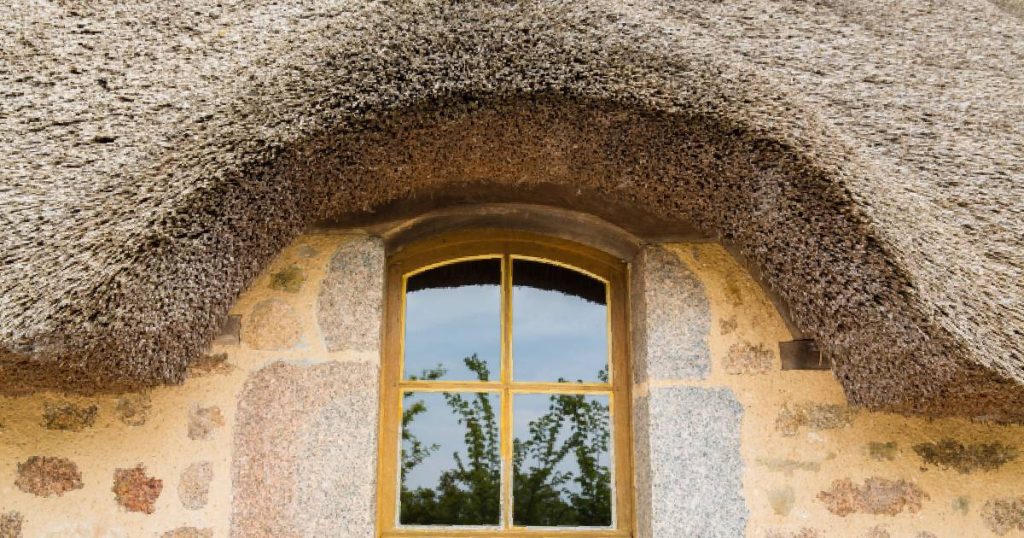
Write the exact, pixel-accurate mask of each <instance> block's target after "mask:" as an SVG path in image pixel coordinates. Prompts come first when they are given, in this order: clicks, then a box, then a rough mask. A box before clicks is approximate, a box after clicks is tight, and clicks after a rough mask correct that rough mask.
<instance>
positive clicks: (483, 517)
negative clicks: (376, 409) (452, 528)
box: [399, 392, 501, 526]
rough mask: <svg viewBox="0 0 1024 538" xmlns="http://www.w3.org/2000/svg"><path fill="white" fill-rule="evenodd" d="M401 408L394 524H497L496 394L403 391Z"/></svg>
mask: <svg viewBox="0 0 1024 538" xmlns="http://www.w3.org/2000/svg"><path fill="white" fill-rule="evenodd" d="M402 409H403V410H402V460H401V465H402V470H401V494H400V495H401V498H400V515H399V522H400V523H401V524H403V525H492V526H493V525H498V524H499V523H500V517H501V456H500V454H501V451H500V445H499V434H498V431H499V420H498V418H497V417H498V415H499V414H500V412H501V405H500V397H499V396H498V395H497V394H495V393H484V392H458V393H447V392H444V393H439V392H434V393H430V392H418V393H415V392H409V393H405V394H404V395H403V408H402Z"/></svg>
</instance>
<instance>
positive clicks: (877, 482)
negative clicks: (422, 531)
mask: <svg viewBox="0 0 1024 538" xmlns="http://www.w3.org/2000/svg"><path fill="white" fill-rule="evenodd" d="M380 253H381V247H380V244H379V242H377V241H375V240H373V239H369V238H366V237H360V236H352V235H345V234H341V233H339V234H324V235H306V236H303V237H301V238H300V239H298V240H297V241H296V242H295V243H294V244H292V245H291V246H290V247H288V248H287V249H286V250H285V251H284V252H282V253H281V255H280V256H279V257H278V258H277V260H276V261H275V262H274V264H273V266H272V267H271V268H270V269H269V270H268V271H267V272H266V273H265V274H264V275H263V276H261V277H260V278H259V279H258V280H256V281H255V282H253V283H252V285H251V286H250V290H249V291H248V292H247V293H245V294H244V295H243V297H242V298H241V299H240V300H239V301H238V303H237V304H236V305H235V307H234V309H233V311H232V314H233V315H236V316H239V318H237V319H238V320H239V321H240V324H239V330H238V334H239V336H240V340H241V341H240V342H239V341H237V340H235V339H234V337H232V336H231V334H230V333H231V331H228V333H229V334H227V335H226V336H224V337H222V338H221V339H219V340H218V343H217V344H215V345H214V346H213V348H212V349H211V350H210V355H209V358H208V360H206V361H204V362H203V363H202V364H199V365H197V366H196V367H195V368H194V369H193V375H191V376H190V378H189V380H188V381H186V382H185V384H183V385H181V386H175V387H159V388H154V389H152V390H150V391H148V392H146V393H144V394H125V395H104V396H97V397H91V398H85V397H66V396H62V395H59V394H49V393H47V394H35V395H31V396H26V397H18V398H0V537H3V538H6V537H7V536H18V533H17V529H18V528H20V532H21V535H23V536H26V537H36V536H43V537H45V536H89V537H98V536H130V537H135V536H143V537H149V536H175V537H188V536H216V537H222V536H230V535H235V536H259V535H265V536H322V535H331V534H338V535H343V536H368V535H370V533H371V532H372V531H371V530H370V529H372V524H373V516H374V514H373V510H374V508H373V507H374V504H373V495H372V492H373V475H374V471H375V461H374V456H375V454H376V452H375V444H376V432H377V424H376V413H377V407H378V403H377V399H376V395H377V387H378V378H377V368H378V363H379V351H378V346H379V328H380V319H379V317H380V316H379V312H380V304H381V297H380V291H381V289H380V286H381V285H382V283H383V274H382V271H381V268H382V267H383V257H382V256H381V254H380ZM645 271H646V272H645ZM633 273H634V280H633V286H634V295H635V296H636V298H642V299H643V300H642V301H640V306H639V307H638V308H640V309H641V310H640V311H639V312H636V311H635V312H634V318H637V319H636V320H635V322H636V323H638V324H643V325H642V326H641V327H639V328H638V329H637V330H639V331H641V332H640V333H636V332H635V333H634V340H635V343H637V345H638V347H636V350H635V352H634V353H635V354H636V355H637V359H638V360H637V376H636V381H637V384H636V386H635V390H634V404H635V416H637V417H638V420H637V421H636V430H637V434H636V439H635V441H636V444H637V451H638V461H637V471H638V476H639V477H640V478H639V480H638V494H639V495H638V496H639V498H640V499H641V504H642V505H643V506H638V507H637V513H638V514H640V515H641V516H642V521H641V525H640V527H641V529H640V530H641V534H643V535H654V536H685V535H699V536H715V535H721V536H731V535H735V533H737V532H744V533H745V534H746V535H747V536H753V537H759V538H760V537H769V536H770V537H789V536H794V537H796V536H799V537H802V538H810V537H813V536H821V537H824V536H840V537H842V536H851V537H863V536H873V537H876V538H877V537H881V536H886V535H888V536H892V537H894V538H895V537H903V536H907V537H921V538H923V537H926V536H933V535H934V536H938V537H944V536H995V535H997V534H998V533H1003V535H1005V536H1024V461H1022V458H1021V456H1020V455H1018V452H1017V451H1018V450H1019V449H1020V447H1021V445H1024V428H1021V427H1019V426H998V425H992V424H981V423H971V422H967V421H963V420H948V419H944V420H936V421H928V420H924V419H908V418H904V417H901V416H895V415H886V414H878V413H865V412H856V411H855V410H852V409H849V408H847V407H846V405H845V401H844V398H843V394H842V392H841V390H840V388H839V384H838V383H837V382H836V380H835V379H834V378H833V377H832V374H831V373H830V372H820V371H819V372H811V371H799V372H794V371H787V372H782V371H780V361H779V356H778V342H779V341H784V340H788V339H790V335H789V333H788V331H787V329H786V326H785V324H784V323H783V321H782V319H781V318H780V317H779V316H778V314H777V313H776V312H775V310H774V309H773V307H772V305H771V303H770V302H769V301H768V300H767V298H766V297H765V296H764V294H763V293H762V292H761V290H760V289H759V288H758V287H757V286H756V284H754V282H753V281H752V280H751V279H750V278H749V276H748V275H747V274H746V273H745V271H743V269H742V268H740V267H739V266H738V265H737V264H736V263H735V262H734V261H733V259H732V258H731V257H730V256H729V255H728V254H727V253H726V252H725V251H724V250H723V249H722V248H720V247H718V246H715V245H708V244H699V245H672V246H668V247H665V248H661V247H653V248H649V249H645V251H644V252H642V253H641V257H640V258H639V259H638V261H637V263H636V264H635V265H634V267H633ZM680 320H685V321H686V322H685V323H682V324H680ZM694 327H700V328H701V330H696V331H695V330H693V328H694ZM645 346H646V347H645ZM139 465H141V466H142V467H143V468H142V469H141V470H139V469H137V466H139ZM119 470H120V471H119ZM233 489H234V492H233V491H232V490H233ZM119 499H120V500H119ZM686 514H690V515H693V518H691V519H687V518H686V517H683V516H685V515H686ZM232 519H234V521H233V522H232ZM697 519H700V520H699V521H698V520H697ZM338 529H343V530H338ZM739 529H743V531H739ZM165 533H171V534H165ZM928 533H931V534H928Z"/></svg>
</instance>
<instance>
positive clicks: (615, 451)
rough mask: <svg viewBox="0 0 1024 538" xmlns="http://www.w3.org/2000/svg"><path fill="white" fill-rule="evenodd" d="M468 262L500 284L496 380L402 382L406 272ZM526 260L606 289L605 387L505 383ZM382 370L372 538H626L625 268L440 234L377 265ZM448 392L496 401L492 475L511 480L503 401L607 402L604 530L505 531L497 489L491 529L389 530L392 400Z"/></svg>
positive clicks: (528, 246) (550, 244) (505, 493)
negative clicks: (608, 516) (567, 398)
mask: <svg viewBox="0 0 1024 538" xmlns="http://www.w3.org/2000/svg"><path fill="white" fill-rule="evenodd" d="M474 258H500V259H501V264H502V265H501V267H502V275H501V286H502V294H501V297H502V299H501V300H502V304H501V319H502V329H501V380H500V381H491V382H481V381H467V382H455V381H431V382H426V381H403V380H402V354H403V345H404V342H403V340H404V333H405V331H404V326H403V323H404V319H403V318H404V305H405V293H404V292H405V281H406V279H407V278H408V277H409V276H410V275H412V274H415V273H419V272H422V271H425V270H428V269H431V268H433V267H437V266H441V265H446V264H449V263H453V262H456V261H464V260H470V259H474ZM513 258H521V259H532V260H536V261H542V262H545V263H551V264H554V265H560V266H563V267H567V268H570V269H573V270H576V271H582V272H584V273H587V274H589V276H592V277H595V278H597V279H599V280H602V281H604V282H605V283H607V290H608V300H607V307H608V312H609V315H608V338H609V354H610V361H609V362H610V373H611V377H610V381H609V383H608V384H603V383H534V382H513V381H512V380H511V375H512V357H511V308H512V306H511V300H510V299H511V291H512V290H511V288H512V281H511V280H512V279H511V277H510V273H511V272H510V267H511V260H512V259H513ZM386 286H387V287H386V302H385V323H384V327H383V330H384V339H383V341H384V346H383V362H382V368H381V377H380V380H381V393H380V415H379V416H380V430H379V436H378V439H379V453H378V454H379V460H378V473H377V477H378V480H377V532H376V535H377V536H378V537H380V538H393V537H407V536H445V537H450V538H471V537H483V536H488V537H491V536H493V537H503V538H504V537H512V538H528V537H540V536H548V537H550V536H573V537H581V538H582V537H619V538H624V537H630V536H632V535H633V534H634V513H633V438H632V425H631V420H630V419H631V395H630V387H631V384H632V383H631V381H632V373H631V370H630V364H629V340H628V339H629V331H628V319H627V312H628V308H627V305H628V303H627V301H628V296H627V293H628V289H627V267H626V264H625V262H623V261H622V260H620V259H617V258H615V257H613V256H611V255H608V254H606V253H604V252H601V251H598V250H595V249H593V248H590V247H587V246H584V245H580V244H578V243H574V242H570V241H566V240H563V239H557V238H552V237H547V236H542V235H537V234H532V233H525V232H514V231H502V230H477V231H461V232H454V233H448V234H444V235H442V236H438V237H434V238H431V239H427V240H424V241H420V242H418V243H414V244H411V245H407V246H404V247H403V248H402V249H401V250H400V251H398V252H395V253H393V254H391V255H389V259H388V263H387V282H386ZM409 389H416V390H418V391H427V390H430V391H448V392H455V391H458V390H468V391H481V389H486V391H488V392H497V393H498V394H500V395H501V436H502V437H501V439H502V472H503V476H504V477H508V476H511V473H512V459H511V457H510V454H509V453H508V451H510V450H511V446H512V439H511V434H512V431H511V430H512V424H511V417H512V398H511V395H512V394H514V393H515V394H518V393H535V394H556V393H557V394H602V395H607V396H608V398H609V413H610V423H611V425H612V448H611V450H612V460H611V461H612V465H613V467H612V477H613V488H614V489H613V496H614V511H613V526H612V527H611V528H587V527H565V528H559V527H515V526H513V525H512V522H511V503H512V499H511V497H512V492H511V481H510V480H505V481H504V483H503V487H502V498H501V502H502V507H501V514H502V516H501V524H500V528H493V527H487V528H482V529H471V528H466V527H461V526H438V528H437V529H434V528H429V527H426V526H414V527H401V526H399V525H398V514H397V508H398V499H399V495H398V490H399V488H398V480H399V476H398V469H399V462H398V460H399V457H400V445H399V442H400V435H401V433H400V429H401V415H402V412H401V409H402V407H401V406H402V392H403V391H405V390H409Z"/></svg>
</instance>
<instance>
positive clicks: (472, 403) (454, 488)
mask: <svg viewBox="0 0 1024 538" xmlns="http://www.w3.org/2000/svg"><path fill="white" fill-rule="evenodd" d="M463 362H464V364H465V365H466V367H467V368H468V369H469V370H470V371H472V372H473V373H474V374H475V375H476V377H477V379H478V380H480V381H487V380H489V379H490V371H489V369H488V367H487V364H486V363H485V362H484V361H481V360H480V359H479V358H478V357H477V356H476V355H472V356H470V357H466V358H464V359H463ZM444 374H445V372H444V367H443V366H440V365H439V366H438V367H436V368H433V369H430V370H424V371H422V372H421V373H420V374H419V375H417V376H414V377H413V376H410V377H411V378H412V379H421V380H437V379H441V378H443V377H444ZM598 377H599V379H600V380H601V381H602V382H607V381H608V372H607V369H604V370H602V371H601V372H600V374H599V376H598ZM559 381H560V382H564V380H559ZM514 398H515V400H514V402H515V411H514V415H515V417H516V418H515V427H514V436H515V438H514V441H513V456H512V457H513V465H512V471H513V476H512V497H513V522H514V524H515V525H517V526H545V527H546V526H572V527H607V526H610V525H611V524H612V508H611V507H612V492H611V469H610V465H609V459H610V458H609V445H610V427H609V413H608V397H607V396H606V395H584V394H516V395H515V396H514ZM403 399H404V411H403V414H402V451H401V491H400V516H399V520H400V522H401V523H402V524H403V525H498V524H499V523H500V518H501V515H500V506H501V501H500V498H501V489H500V488H501V448H500V440H499V430H500V428H499V424H500V420H499V418H498V416H499V413H500V407H501V406H500V401H499V396H498V394H497V393H495V392H451V393H449V392H443V393H415V392H406V393H405V394H404V396H403ZM431 406H433V407H434V408H431ZM440 406H443V407H444V409H436V407H440ZM451 419H454V423H455V424H457V427H458V428H459V429H460V433H461V436H462V441H463V445H462V446H460V447H457V449H455V450H452V447H451V446H443V444H442V443H446V442H447V443H448V444H449V445H450V440H451V439H452V438H453V436H452V435H450V432H448V431H447V430H446V429H445V427H444V425H443V423H444V422H446V421H447V422H451ZM417 420H419V421H420V423H417ZM424 434H426V435H431V434H434V435H435V437H436V438H437V439H438V440H440V441H441V442H432V441H427V442H424V441H423V440H422V439H421V437H423V435H424ZM426 467H434V468H436V472H430V470H426V471H427V472H424V473H420V475H421V476H418V477H414V476H413V475H414V474H416V473H417V472H418V471H422V470H425V468H426ZM425 476H430V477H435V478H434V480H433V483H428V480H425V479H424V478H423V477H425Z"/></svg>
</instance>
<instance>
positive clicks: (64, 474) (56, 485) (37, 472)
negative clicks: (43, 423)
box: [14, 456, 82, 497]
mask: <svg viewBox="0 0 1024 538" xmlns="http://www.w3.org/2000/svg"><path fill="white" fill-rule="evenodd" d="M14 485H15V486H18V489H20V490H21V491H24V492H25V493H31V494H33V495H36V496H39V497H49V496H51V495H57V496H60V495H63V494H64V492H66V491H71V490H75V489H82V473H81V472H79V471H78V466H77V465H75V463H74V462H73V461H71V460H69V459H67V458H51V457H48V456H32V457H31V458H29V459H28V460H26V461H25V463H19V464H18V478H17V479H16V480H15V481H14Z"/></svg>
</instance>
